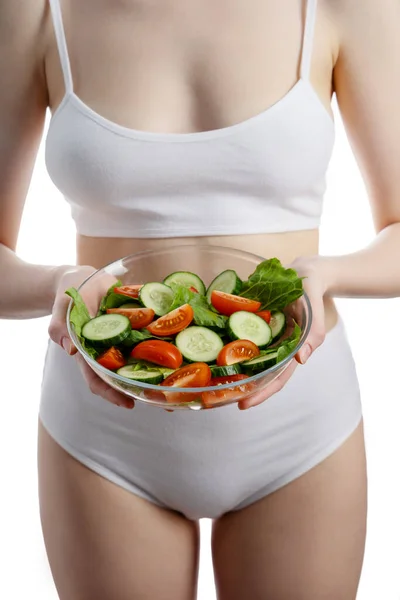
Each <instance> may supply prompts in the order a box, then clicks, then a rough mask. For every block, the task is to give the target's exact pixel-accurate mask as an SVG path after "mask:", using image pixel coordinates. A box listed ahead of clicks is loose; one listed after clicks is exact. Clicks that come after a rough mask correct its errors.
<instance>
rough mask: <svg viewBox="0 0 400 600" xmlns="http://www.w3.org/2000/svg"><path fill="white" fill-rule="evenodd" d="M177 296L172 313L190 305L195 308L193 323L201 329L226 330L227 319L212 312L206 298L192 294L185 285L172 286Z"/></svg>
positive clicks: (171, 308) (172, 306)
mask: <svg viewBox="0 0 400 600" xmlns="http://www.w3.org/2000/svg"><path fill="white" fill-rule="evenodd" d="M171 288H172V289H173V291H174V293H175V296H174V300H173V302H172V305H171V307H170V311H172V310H174V309H175V308H179V306H182V305H183V304H190V306H191V307H192V308H193V312H194V318H193V321H194V323H195V324H196V325H198V326H199V327H211V328H213V329H225V328H226V324H227V322H228V319H227V317H224V316H223V315H219V314H218V313H216V312H214V311H213V310H211V307H210V305H209V304H208V300H207V298H206V296H202V295H201V294H197V293H196V292H192V291H191V290H189V289H188V288H185V287H184V286H183V285H179V284H176V283H175V284H174V283H172V284H171Z"/></svg>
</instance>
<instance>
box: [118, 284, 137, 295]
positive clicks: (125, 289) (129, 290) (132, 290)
mask: <svg viewBox="0 0 400 600" xmlns="http://www.w3.org/2000/svg"><path fill="white" fill-rule="evenodd" d="M141 287H143V285H142V284H141V285H121V286H120V287H115V288H114V293H115V294H122V295H123V296H129V298H139V291H140V288H141Z"/></svg>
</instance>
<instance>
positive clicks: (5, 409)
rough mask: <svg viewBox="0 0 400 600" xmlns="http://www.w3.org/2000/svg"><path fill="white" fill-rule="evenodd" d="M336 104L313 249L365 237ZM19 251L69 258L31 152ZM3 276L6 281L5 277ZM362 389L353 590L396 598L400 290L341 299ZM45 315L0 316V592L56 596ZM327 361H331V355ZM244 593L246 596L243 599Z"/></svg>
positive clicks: (60, 218)
mask: <svg viewBox="0 0 400 600" xmlns="http://www.w3.org/2000/svg"><path fill="white" fill-rule="evenodd" d="M335 112H336V116H335V118H336V122H337V140H336V146H335V150H334V156H333V160H332V163H331V166H330V170H329V174H328V193H327V196H326V204H325V210H324V218H323V225H322V230H321V253H324V254H342V253H346V252H351V251H353V250H357V249H359V248H361V247H363V246H365V245H366V244H368V243H369V241H370V240H371V239H372V238H373V235H374V230H373V226H372V222H371V217H370V213H369V206H368V200H367V197H366V193H365V190H364V187H363V183H362V180H361V178H360V175H359V173H358V170H357V167H356V164H355V160H354V158H353V156H352V153H351V150H350V148H349V145H348V142H347V140H346V137H345V134H344V131H343V127H342V124H341V121H340V118H339V116H338V114H337V110H336V107H335ZM18 253H19V254H20V256H21V257H22V258H24V259H26V260H29V261H31V262H36V263H42V264H71V263H73V262H74V258H75V233H74V226H73V223H72V221H71V219H70V215H69V209H68V207H67V206H66V204H65V203H64V201H63V199H62V198H61V196H60V194H59V193H58V192H57V190H56V189H55V188H54V186H53V185H52V183H51V182H50V180H49V178H48V176H47V173H46V171H45V167H44V160H43V144H42V147H41V149H40V152H39V156H38V160H37V165H36V168H35V171H34V176H33V180H32V185H31V188H30V192H29V196H28V199H27V204H26V210H25V213H24V217H23V222H22V227H21V234H20V241H19V247H18ZM10 283H11V282H10ZM338 306H339V309H340V310H341V313H342V315H343V318H344V320H345V323H346V326H347V330H348V336H349V338H350V342H351V344H352V348H353V353H354V356H355V360H356V364H357V370H358V375H359V380H360V386H361V392H362V397H363V407H364V418H365V431H366V444H367V455H368V465H369V525H368V539H367V550H366V556H365V562H364V570H363V575H362V581H361V586H360V590H359V595H358V597H357V600H399V598H400V573H399V569H398V565H399V555H400V552H399V540H400V518H399V507H400V490H399V457H400V436H399V435H398V427H399V417H400V410H399V404H398V400H399V386H398V372H399V316H398V315H399V311H400V301H399V300H379V301H372V300H340V301H338ZM47 325H48V319H47V318H46V319H38V320H32V321H24V322H22V321H21V322H15V321H0V369H1V378H0V400H1V410H0V431H1V434H0V473H1V486H0V508H1V510H0V598H4V599H7V600H23V599H27V598H33V599H36V598H37V599H39V598H40V600H56V599H57V595H56V592H55V589H54V585H53V582H52V579H51V574H50V571H49V568H48V564H47V559H46V554H45V550H44V545H43V541H42V536H41V530H40V521H39V509H38V500H37V476H36V430H37V411H38V404H39V394H40V382H41V376H42V365H43V359H44V353H45V347H46V342H47ZM332 368H334V364H332ZM202 534H203V537H202V552H201V568H200V582H199V600H215V594H214V590H213V577H212V567H211V561H210V557H209V537H210V523H209V522H207V521H204V522H202ZM249 600H250V599H249Z"/></svg>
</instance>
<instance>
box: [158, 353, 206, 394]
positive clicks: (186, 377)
mask: <svg viewBox="0 0 400 600" xmlns="http://www.w3.org/2000/svg"><path fill="white" fill-rule="evenodd" d="M210 380H211V369H210V367H209V366H208V365H207V364H206V363H192V364H190V365H186V366H185V367H181V368H180V369H178V370H177V371H175V373H171V375H169V376H168V377H167V378H166V379H164V381H163V383H162V385H163V386H167V387H182V388H185V387H207V386H208V385H209V382H210ZM164 395H165V397H166V399H167V402H169V403H174V404H178V403H179V402H193V401H194V400H199V399H200V397H199V394H196V393H188V392H183V391H182V392H164Z"/></svg>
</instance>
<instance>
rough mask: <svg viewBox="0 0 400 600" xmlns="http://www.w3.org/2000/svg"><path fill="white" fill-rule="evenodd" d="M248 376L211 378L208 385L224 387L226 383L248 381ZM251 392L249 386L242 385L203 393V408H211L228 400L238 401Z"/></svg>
mask: <svg viewBox="0 0 400 600" xmlns="http://www.w3.org/2000/svg"><path fill="white" fill-rule="evenodd" d="M248 377H249V376H248V375H240V374H238V375H228V376H227V377H213V378H212V379H211V381H210V385H224V384H226V383H236V382H237V381H241V380H243V379H248ZM249 392H251V385H247V386H246V384H244V385H243V386H242V385H241V386H237V387H235V388H226V389H224V390H215V391H211V390H210V391H209V392H203V393H202V395H201V397H202V401H203V404H204V406H206V407H207V408H211V407H212V406H214V405H215V404H219V403H221V402H227V401H229V400H235V399H239V397H240V396H241V395H243V394H248V393H249Z"/></svg>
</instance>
